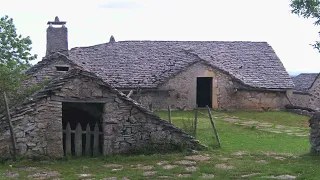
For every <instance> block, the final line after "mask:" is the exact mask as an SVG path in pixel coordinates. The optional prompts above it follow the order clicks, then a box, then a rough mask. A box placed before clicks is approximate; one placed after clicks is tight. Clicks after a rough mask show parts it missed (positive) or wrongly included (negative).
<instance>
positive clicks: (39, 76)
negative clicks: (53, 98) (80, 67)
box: [23, 58, 73, 87]
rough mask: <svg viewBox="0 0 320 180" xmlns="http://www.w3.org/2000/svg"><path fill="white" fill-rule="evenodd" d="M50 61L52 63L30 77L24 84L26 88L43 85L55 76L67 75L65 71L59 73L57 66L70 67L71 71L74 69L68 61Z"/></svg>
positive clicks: (59, 59) (58, 59)
mask: <svg viewBox="0 0 320 180" xmlns="http://www.w3.org/2000/svg"><path fill="white" fill-rule="evenodd" d="M43 61H46V60H43ZM48 61H50V62H48V63H47V64H46V65H44V66H43V67H41V68H39V69H37V71H36V72H34V73H33V74H32V75H30V77H29V78H28V79H27V80H26V81H24V82H23V84H24V87H30V86H32V85H35V84H39V83H42V82H43V81H44V80H50V79H52V78H53V77H55V76H60V75H63V74H65V73H66V72H65V71H58V70H57V68H56V67H57V66H63V67H69V69H71V68H72V67H73V65H72V64H70V63H67V62H66V60H63V59H61V58H57V59H54V60H48Z"/></svg>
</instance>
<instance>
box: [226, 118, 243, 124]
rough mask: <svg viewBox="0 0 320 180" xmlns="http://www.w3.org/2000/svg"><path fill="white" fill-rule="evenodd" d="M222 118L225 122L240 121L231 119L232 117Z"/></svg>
mask: <svg viewBox="0 0 320 180" xmlns="http://www.w3.org/2000/svg"><path fill="white" fill-rule="evenodd" d="M224 120H225V121H227V122H230V123H235V122H238V121H240V120H239V119H233V118H225V119H224Z"/></svg>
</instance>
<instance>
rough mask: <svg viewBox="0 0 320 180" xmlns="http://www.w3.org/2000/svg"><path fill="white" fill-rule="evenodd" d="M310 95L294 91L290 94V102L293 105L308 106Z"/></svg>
mask: <svg viewBox="0 0 320 180" xmlns="http://www.w3.org/2000/svg"><path fill="white" fill-rule="evenodd" d="M309 99H310V96H309V94H307V93H304V94H302V93H295V92H293V93H292V95H291V96H290V102H291V103H292V104H293V105H295V106H301V107H309Z"/></svg>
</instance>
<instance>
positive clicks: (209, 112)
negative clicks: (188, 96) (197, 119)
mask: <svg viewBox="0 0 320 180" xmlns="http://www.w3.org/2000/svg"><path fill="white" fill-rule="evenodd" d="M207 109H208V114H209V118H210V122H211V125H212V128H213V130H214V134H215V135H216V139H217V141H218V144H219V147H221V143H220V139H219V135H218V132H217V129H216V126H215V125H214V122H213V120H212V115H211V111H210V108H209V106H208V105H207Z"/></svg>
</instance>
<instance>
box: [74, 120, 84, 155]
mask: <svg viewBox="0 0 320 180" xmlns="http://www.w3.org/2000/svg"><path fill="white" fill-rule="evenodd" d="M74 145H75V146H74V150H75V154H76V156H82V128H81V125H80V123H78V124H77V127H76V131H75V135H74Z"/></svg>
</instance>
